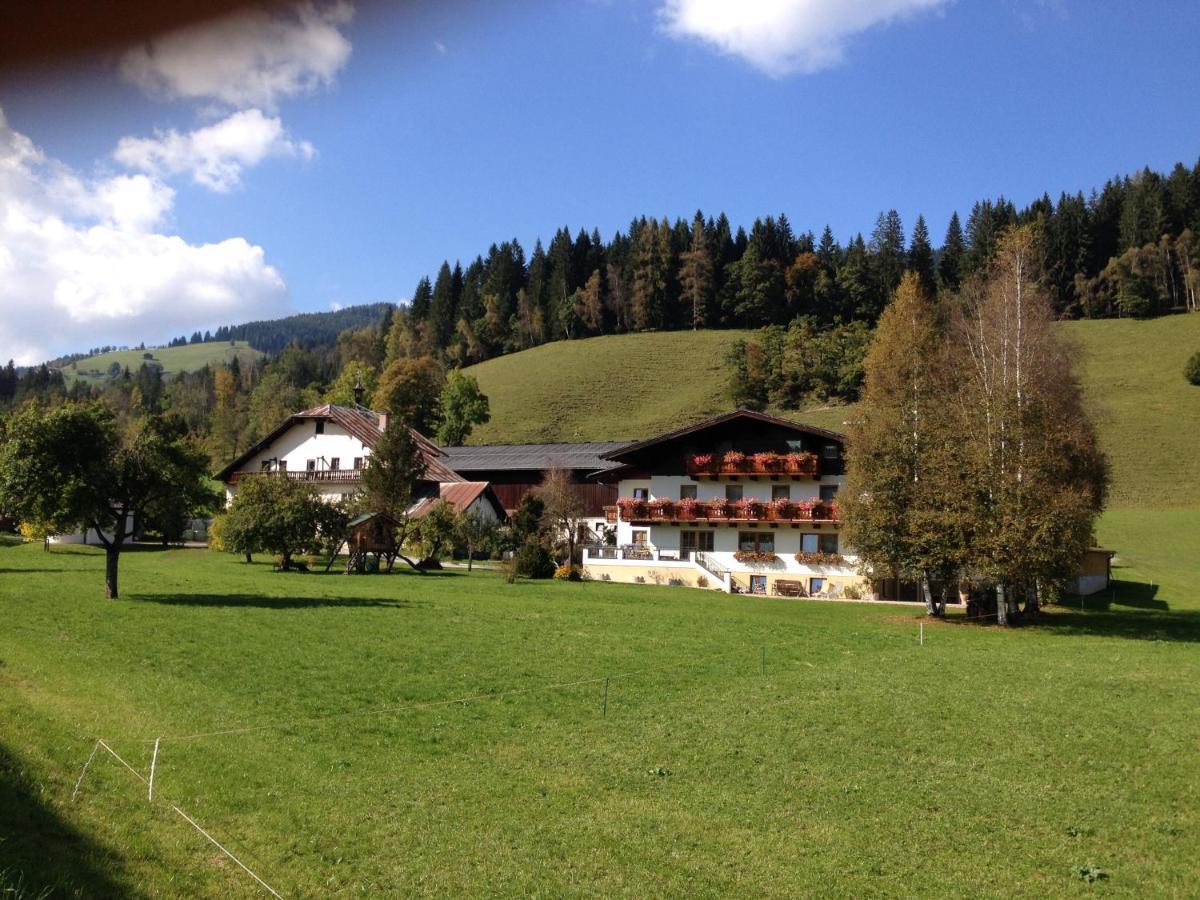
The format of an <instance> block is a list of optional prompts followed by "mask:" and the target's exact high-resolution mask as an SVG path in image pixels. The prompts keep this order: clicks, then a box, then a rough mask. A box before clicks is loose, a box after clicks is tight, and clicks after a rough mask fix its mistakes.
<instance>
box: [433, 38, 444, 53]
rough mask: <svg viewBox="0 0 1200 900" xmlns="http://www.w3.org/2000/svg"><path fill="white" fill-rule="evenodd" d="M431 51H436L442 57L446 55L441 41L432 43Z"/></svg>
mask: <svg viewBox="0 0 1200 900" xmlns="http://www.w3.org/2000/svg"><path fill="white" fill-rule="evenodd" d="M433 49H434V50H436V51H437V52H438V53H440V54H441V55H442V56H445V55H446V45H445V44H443V43H442V42H441V41H434V42H433Z"/></svg>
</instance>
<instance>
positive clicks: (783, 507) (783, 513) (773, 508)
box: [767, 497, 796, 522]
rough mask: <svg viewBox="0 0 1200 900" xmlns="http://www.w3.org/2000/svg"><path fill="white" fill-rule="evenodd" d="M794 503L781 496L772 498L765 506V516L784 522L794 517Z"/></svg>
mask: <svg viewBox="0 0 1200 900" xmlns="http://www.w3.org/2000/svg"><path fill="white" fill-rule="evenodd" d="M795 514H796V504H795V503H794V502H792V500H790V499H788V498H784V497H781V498H779V499H778V500H772V501H771V502H770V504H768V506H767V518H768V519H773V520H777V521H780V522H786V521H788V520H789V519H793V518H795Z"/></svg>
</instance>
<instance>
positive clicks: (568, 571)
mask: <svg viewBox="0 0 1200 900" xmlns="http://www.w3.org/2000/svg"><path fill="white" fill-rule="evenodd" d="M554 577H555V578H556V579H558V580H559V581H580V580H582V579H581V577H580V575H579V570H578V569H577V568H575V567H574V566H569V565H568V566H559V567H558V568H557V569H555V570H554Z"/></svg>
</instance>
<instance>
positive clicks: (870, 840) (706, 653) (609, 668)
mask: <svg viewBox="0 0 1200 900" xmlns="http://www.w3.org/2000/svg"><path fill="white" fill-rule="evenodd" d="M1146 565H1147V568H1146V569H1145V570H1144V572H1141V570H1139V572H1141V574H1142V575H1143V577H1144V575H1145V573H1149V572H1153V571H1156V570H1155V568H1154V566H1155V565H1156V563H1155V561H1154V560H1148V561H1147V564H1146ZM122 568H123V572H122V583H123V587H124V591H125V595H124V597H123V598H122V599H121V600H119V601H114V602H109V601H104V600H102V599H100V597H101V584H102V577H101V572H102V557H101V556H99V555H98V554H97V553H96V552H95V551H94V550H91V549H89V548H77V547H67V548H56V549H55V550H54V551H52V552H51V553H48V554H47V553H43V552H42V551H41V549H40V548H39V547H33V546H25V547H0V621H2V622H3V623H4V627H3V629H0V721H2V722H3V723H4V729H3V733H2V737H0V791H2V792H3V793H2V794H0V836H2V837H3V840H2V841H0V871H3V872H5V875H4V876H0V886H3V885H5V884H6V883H7V884H8V885H9V886H12V885H18V884H19V885H22V886H23V889H24V890H25V891H26V893H27V895H28V896H37V893H36V891H37V889H38V888H40V887H42V886H45V885H51V886H54V887H55V889H56V891H57V892H59V893H60V894H61V895H63V896H73V895H79V896H201V897H227V896H254V895H256V894H260V893H262V892H261V889H260V888H258V886H257V885H256V884H255V883H254V882H253V881H252V880H251V879H250V877H249V876H248V875H246V874H245V873H244V872H242V871H241V870H240V869H238V868H237V867H236V866H235V865H234V864H233V863H232V862H230V861H229V860H228V859H227V858H225V857H224V856H223V855H222V854H221V853H220V852H219V851H217V850H216V848H214V847H213V846H212V845H211V844H209V843H207V842H206V841H205V840H204V839H203V838H202V837H201V836H200V835H199V834H198V833H197V832H196V831H195V830H193V828H192V827H191V826H189V825H188V824H187V823H186V822H184V821H183V820H182V819H181V818H180V817H179V816H178V815H177V814H176V813H174V812H173V811H172V809H171V807H172V805H178V806H179V807H180V808H182V809H183V810H184V811H186V812H187V813H188V815H190V816H192V817H193V818H194V819H195V820H196V821H197V822H198V823H200V824H201V825H202V826H203V827H204V828H206V829H207V830H209V831H210V832H211V833H212V834H213V836H214V837H215V838H216V839H217V840H219V841H220V842H221V843H222V844H224V845H225V846H226V847H228V848H229V849H230V850H231V851H232V852H233V853H234V854H235V855H237V856H238V858H239V859H241V860H242V861H243V862H244V863H245V864H246V865H247V866H249V867H250V868H251V869H252V870H254V871H255V872H256V873H257V874H258V875H260V876H261V877H262V878H263V879H264V880H265V881H266V882H267V883H268V884H270V885H271V886H272V887H273V888H274V889H275V890H277V891H279V892H280V893H281V894H282V895H283V896H286V897H292V896H380V895H386V896H401V895H403V896H407V895H468V896H481V895H496V894H502V895H514V894H522V895H525V894H528V895H552V896H560V895H563V894H576V895H587V896H611V895H619V896H646V895H672V896H682V895H688V896H696V895H699V896H717V895H729V894H737V895H770V896H784V895H788V896H794V895H797V894H800V895H803V894H817V893H820V894H836V895H840V896H863V895H885V894H886V895H896V894H917V893H923V894H957V895H966V894H971V895H985V896H1006V897H1008V896H1046V895H1057V896H1061V895H1073V894H1082V893H1085V892H1086V893H1091V892H1100V893H1105V894H1114V895H1122V896H1133V895H1138V896H1147V895H1157V896H1185V895H1188V894H1191V893H1193V892H1194V890H1195V886H1196V884H1197V877H1198V874H1200V869H1198V867H1197V863H1196V858H1197V852H1198V851H1200V755H1198V754H1197V751H1196V748H1197V746H1198V745H1200V716H1198V715H1197V714H1196V713H1197V711H1198V710H1200V657H1198V655H1197V641H1200V603H1197V602H1196V601H1195V594H1194V592H1192V591H1191V590H1190V587H1191V586H1190V584H1188V583H1187V581H1188V579H1182V580H1181V582H1180V583H1179V584H1178V585H1177V584H1175V583H1171V582H1167V581H1165V580H1164V581H1162V582H1161V583H1160V591H1159V595H1158V597H1157V600H1158V604H1157V605H1155V604H1147V602H1146V600H1147V598H1146V597H1145V596H1144V594H1145V590H1144V588H1143V587H1142V586H1140V585H1138V584H1132V583H1130V584H1125V583H1123V584H1122V585H1121V587H1120V589H1119V590H1118V592H1117V595H1116V597H1115V598H1108V599H1107V600H1106V601H1105V602H1104V603H1098V604H1093V605H1091V606H1089V607H1088V608H1087V609H1083V610H1080V609H1071V608H1058V609H1055V610H1054V611H1053V612H1052V613H1051V614H1050V615H1049V616H1048V617H1047V620H1046V623H1045V624H1043V625H1041V626H1038V627H1033V628H1025V629H1019V630H1012V631H1003V630H1000V629H997V628H982V627H978V626H973V625H963V624H955V623H947V624H942V625H927V626H926V630H925V644H924V646H919V645H918V643H917V640H916V638H917V621H918V618H917V615H916V612H915V611H914V610H913V609H911V608H908V607H897V606H882V605H881V606H875V607H870V606H864V605H861V604H841V603H813V602H795V601H786V600H774V599H764V598H746V597H730V596H724V595H713V594H709V593H705V592H693V591H686V590H674V589H670V588H660V587H655V586H635V585H611V584H601V583H583V584H559V583H532V582H525V583H517V584H514V585H509V584H505V583H504V581H503V580H502V579H501V578H500V577H498V576H497V575H495V574H493V573H489V572H476V573H474V574H471V575H467V574H466V573H465V572H460V571H447V572H446V573H443V574H434V575H429V576H424V577H422V576H418V575H411V574H397V575H393V576H374V577H370V576H365V577H361V576H360V577H346V576H342V575H336V574H334V575H328V576H322V575H298V574H286V575H285V574H278V573H274V572H272V571H271V568H270V566H269V565H267V564H254V565H251V566H246V565H244V564H243V563H241V562H240V561H238V560H237V559H236V558H234V557H231V556H226V555H218V554H210V553H208V552H207V551H204V550H170V551H165V552H163V551H150V550H146V551H137V552H131V553H129V554H128V555H127V556H126V557H125V559H124V561H123V563H122ZM606 676H607V677H609V678H610V681H609V685H608V698H607V712H605V709H604V691H605V685H604V681H603V679H604V678H605V677H606ZM577 682H582V683H577ZM997 688H999V691H998V690H997ZM457 698H471V699H469V700H467V702H445V701H448V700H450V701H453V700H456V699H457ZM489 698H490V699H489ZM385 709H386V710H389V711H386V712H374V714H372V712H373V711H380V710H385ZM258 726H263V727H261V728H258V729H257V730H252V731H249V732H246V733H239V734H226V735H212V736H208V737H198V738H193V739H186V738H187V737H188V736H190V735H196V734H198V733H205V732H210V731H223V730H226V729H230V728H235V729H236V728H241V727H251V728H257V727H258ZM164 736H165V740H164V741H163V742H162V744H161V749H160V756H159V759H158V763H157V773H156V783H155V791H156V795H155V800H154V802H153V803H149V802H148V801H147V796H146V788H145V786H144V785H143V784H142V782H141V781H139V780H138V779H137V778H136V777H135V776H134V775H132V774H131V773H129V772H128V771H126V770H125V769H123V768H122V767H121V765H120V764H119V763H118V762H117V761H116V760H114V759H113V758H111V757H108V756H107V755H105V754H103V753H101V754H100V755H98V756H97V757H96V759H95V760H94V762H93V763H92V766H91V768H90V770H89V772H88V774H87V777H86V779H85V780H84V782H83V785H82V787H81V790H80V794H79V797H78V799H77V800H76V801H75V802H71V799H70V798H71V793H72V790H73V788H74V786H75V783H76V779H77V778H78V776H79V772H80V769H81V767H82V765H83V763H84V761H85V760H86V759H87V756H88V753H89V751H90V749H91V747H92V744H93V741H94V739H95V738H96V737H103V738H105V739H106V740H107V741H109V742H110V744H111V746H112V747H113V748H114V749H115V750H116V751H117V752H118V753H119V754H121V755H122V756H123V757H124V758H125V759H127V760H128V761H129V762H130V764H131V765H133V766H134V767H135V768H136V769H137V770H139V772H140V773H141V774H142V775H143V776H145V775H146V774H147V773H148V770H149V766H150V758H151V751H152V743H150V741H152V740H153V739H154V738H155V737H164ZM176 738H185V739H176ZM1089 873H1090V875H1091V876H1092V877H1096V878H1099V879H1100V880H1098V881H1095V882H1094V883H1090V882H1088V881H1086V880H1085V879H1084V876H1085V875H1087V874H1089ZM0 889H2V888H0ZM18 895H19V894H18Z"/></svg>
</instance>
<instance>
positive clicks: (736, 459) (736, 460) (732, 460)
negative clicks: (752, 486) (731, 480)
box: [721, 450, 746, 472]
mask: <svg viewBox="0 0 1200 900" xmlns="http://www.w3.org/2000/svg"><path fill="white" fill-rule="evenodd" d="M721 462H722V464H723V468H724V469H725V471H727V472H741V471H743V470H744V469H745V468H746V454H745V453H742V451H740V450H730V451H729V452H728V453H726V454H725V455H724V456H723V457H721Z"/></svg>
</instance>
